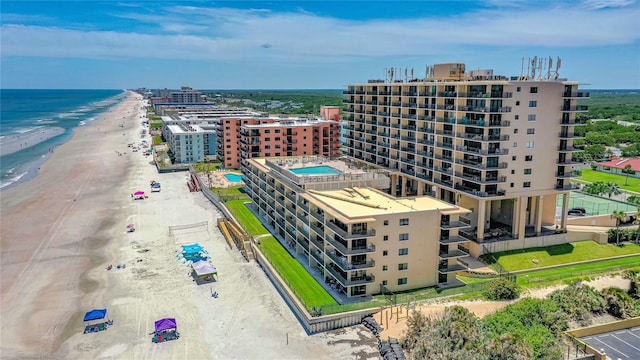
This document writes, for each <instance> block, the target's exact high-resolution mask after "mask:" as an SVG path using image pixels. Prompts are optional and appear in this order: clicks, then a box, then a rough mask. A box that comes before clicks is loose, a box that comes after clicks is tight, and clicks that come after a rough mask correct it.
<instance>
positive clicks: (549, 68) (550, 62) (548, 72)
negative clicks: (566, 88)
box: [547, 56, 553, 80]
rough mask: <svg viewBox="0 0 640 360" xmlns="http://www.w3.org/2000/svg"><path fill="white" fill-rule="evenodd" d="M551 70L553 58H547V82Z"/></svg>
mask: <svg viewBox="0 0 640 360" xmlns="http://www.w3.org/2000/svg"><path fill="white" fill-rule="evenodd" d="M551 69H553V58H552V57H551V56H549V67H548V68H547V80H549V79H551Z"/></svg>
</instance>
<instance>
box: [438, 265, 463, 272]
mask: <svg viewBox="0 0 640 360" xmlns="http://www.w3.org/2000/svg"><path fill="white" fill-rule="evenodd" d="M464 270H467V268H466V267H464V266H462V265H460V264H454V265H449V266H438V272H439V273H441V274H446V273H451V272H458V271H464Z"/></svg>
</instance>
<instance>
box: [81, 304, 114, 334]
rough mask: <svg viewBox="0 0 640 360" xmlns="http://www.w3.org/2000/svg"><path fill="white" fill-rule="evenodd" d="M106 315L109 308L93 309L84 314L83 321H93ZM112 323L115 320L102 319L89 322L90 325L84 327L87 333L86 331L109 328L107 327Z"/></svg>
mask: <svg viewBox="0 0 640 360" xmlns="http://www.w3.org/2000/svg"><path fill="white" fill-rule="evenodd" d="M105 317H107V309H93V310H91V311H89V312H87V313H86V314H84V320H83V321H85V322H87V321H93V320H104V318H105ZM111 324H113V322H112V321H111V320H108V319H107V321H100V322H99V323H95V324H88V325H85V327H84V333H85V334H86V333H92V332H98V331H103V330H107V328H108V327H109V325H111Z"/></svg>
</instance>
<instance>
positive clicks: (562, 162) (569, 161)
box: [557, 159, 582, 166]
mask: <svg viewBox="0 0 640 360" xmlns="http://www.w3.org/2000/svg"><path fill="white" fill-rule="evenodd" d="M557 164H558V165H567V166H570V165H582V163H581V162H579V161H574V160H573V159H564V160H558V163H557Z"/></svg>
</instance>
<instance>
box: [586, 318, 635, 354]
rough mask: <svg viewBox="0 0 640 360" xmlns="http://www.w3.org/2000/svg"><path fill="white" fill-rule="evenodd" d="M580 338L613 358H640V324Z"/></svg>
mask: <svg viewBox="0 0 640 360" xmlns="http://www.w3.org/2000/svg"><path fill="white" fill-rule="evenodd" d="M580 340H582V341H584V342H585V343H587V344H589V345H591V346H592V347H593V348H595V349H597V350H600V352H602V353H605V354H606V355H607V357H608V358H610V359H612V360H618V359H633V360H637V359H640V326H636V327H632V328H629V329H624V330H616V331H611V332H607V333H602V334H597V335H590V336H585V337H583V338H580Z"/></svg>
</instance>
